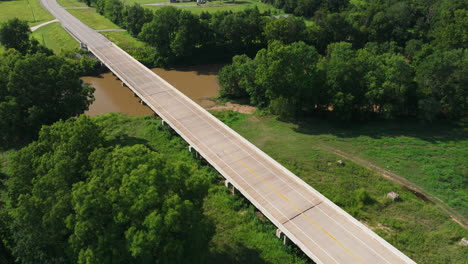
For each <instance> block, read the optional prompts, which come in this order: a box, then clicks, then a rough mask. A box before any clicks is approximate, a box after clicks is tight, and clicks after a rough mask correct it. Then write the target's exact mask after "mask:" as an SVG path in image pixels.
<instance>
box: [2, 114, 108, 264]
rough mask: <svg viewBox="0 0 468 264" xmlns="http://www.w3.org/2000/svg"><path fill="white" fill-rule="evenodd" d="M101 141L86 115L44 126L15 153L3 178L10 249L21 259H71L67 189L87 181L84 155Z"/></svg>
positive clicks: (87, 154)
mask: <svg viewBox="0 0 468 264" xmlns="http://www.w3.org/2000/svg"><path fill="white" fill-rule="evenodd" d="M102 143H103V139H102V136H101V133H100V129H99V128H98V127H97V126H96V125H95V124H94V123H93V122H92V121H91V120H90V119H89V118H87V117H85V116H81V117H80V118H78V119H77V120H76V121H75V120H69V121H66V122H63V121H62V122H58V123H56V124H54V125H53V126H50V127H44V128H43V129H42V130H41V132H40V135H39V139H38V141H36V142H33V143H31V144H30V145H29V146H27V147H25V148H24V149H22V150H21V151H19V152H18V153H17V154H16V155H15V156H14V158H13V160H12V162H11V174H10V175H8V179H7V181H6V186H7V194H8V200H7V201H8V202H9V203H8V205H7V208H6V209H7V211H8V215H9V216H10V217H11V221H9V223H8V227H9V230H10V232H11V233H12V239H13V241H14V243H13V244H12V252H13V254H14V256H15V257H16V258H18V259H19V260H20V261H21V262H22V263H46V262H49V263H50V262H53V263H69V260H71V259H73V258H71V256H70V253H71V252H70V251H69V250H68V247H66V246H65V242H66V241H67V239H68V237H69V235H70V231H69V230H67V228H66V226H65V221H64V220H65V218H66V217H68V216H69V215H70V214H71V213H72V210H71V207H70V201H71V197H72V196H71V189H72V185H73V184H74V183H76V182H79V181H82V180H84V179H85V175H84V174H85V172H86V171H87V170H88V168H89V165H88V156H89V154H90V153H91V152H92V151H93V150H94V149H95V148H97V147H100V146H101V144H102Z"/></svg>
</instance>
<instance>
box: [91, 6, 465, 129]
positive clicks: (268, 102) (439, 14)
mask: <svg viewBox="0 0 468 264" xmlns="http://www.w3.org/2000/svg"><path fill="white" fill-rule="evenodd" d="M265 2H267V3H271V4H272V5H274V6H276V7H278V8H282V9H284V11H285V12H287V13H291V14H290V15H286V16H280V17H277V16H271V14H270V13H269V12H264V13H261V12H260V11H259V10H258V9H248V10H245V11H241V12H236V13H233V12H218V13H214V14H211V13H201V14H200V15H195V14H192V13H191V12H189V11H186V10H182V9H178V8H174V7H165V8H162V9H159V10H157V11H155V12H152V11H150V10H148V9H145V8H143V7H141V6H139V5H138V4H134V5H131V6H127V5H124V4H123V3H122V2H120V1H119V0H110V1H104V0H95V1H91V2H90V4H93V5H95V6H96V8H97V11H98V12H100V13H101V14H103V15H105V16H106V17H107V18H109V19H110V20H111V21H113V22H114V23H116V24H118V25H120V26H122V27H124V28H127V29H128V30H129V32H130V33H131V34H132V35H133V36H135V37H138V38H139V39H140V40H142V41H144V42H146V43H148V44H149V45H150V46H152V47H154V48H146V49H144V50H139V51H135V52H134V54H136V57H137V58H139V59H141V60H142V61H143V62H144V63H146V64H148V65H157V66H171V65H177V64H193V63H209V62H220V63H222V62H229V61H231V62H232V64H231V65H228V66H226V67H225V68H224V69H223V70H222V71H221V72H220V74H219V79H220V84H221V87H222V88H221V89H222V90H221V94H220V96H222V97H225V98H228V99H234V100H235V99H238V98H247V99H248V101H249V102H250V104H252V105H255V106H258V107H259V108H261V109H265V110H266V111H267V112H270V113H272V114H277V115H280V116H281V117H283V118H287V119H291V118H294V119H296V118H301V117H306V116H319V117H326V118H328V119H330V120H336V121H338V122H342V123H351V122H356V121H357V122H359V121H366V120H372V119H398V118H413V119H417V120H421V121H423V122H432V121H434V120H437V119H449V120H460V119H462V118H463V117H465V116H466V114H467V109H468V105H467V104H468V88H467V87H468V86H467V84H468V75H467V74H466V72H468V51H467V49H466V47H468V39H467V36H468V32H467V28H468V11H467V10H468V2H467V1H466V0H465V1H448V0H438V1H422V0H421V1H409V0H406V1H396V0H395V1H385V2H382V1H377V0H375V1H374V0H369V1H357V0H356V1H319V0H310V1H309V0H302V1H289V0H285V1H271V2H270V1H265ZM233 56H234V57H233ZM231 58H232V60H231Z"/></svg>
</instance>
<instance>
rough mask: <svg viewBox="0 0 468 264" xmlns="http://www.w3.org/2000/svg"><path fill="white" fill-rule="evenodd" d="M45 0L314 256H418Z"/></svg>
mask: <svg viewBox="0 0 468 264" xmlns="http://www.w3.org/2000/svg"><path fill="white" fill-rule="evenodd" d="M41 2H42V4H43V6H44V7H45V8H47V9H48V10H49V11H50V12H51V13H52V14H53V15H54V16H55V17H56V18H57V19H59V21H60V22H61V23H62V25H63V26H64V28H66V29H67V30H68V31H69V32H70V33H71V34H72V35H73V36H74V37H75V38H76V39H78V40H80V41H81V42H83V43H85V44H86V45H87V47H88V49H89V50H90V51H91V52H92V53H94V54H95V55H96V56H97V57H98V58H99V59H100V60H101V61H102V62H103V63H105V64H106V65H107V66H108V68H109V69H111V70H112V71H113V72H114V73H115V74H116V75H117V76H118V77H119V78H120V79H121V80H122V81H124V82H125V83H126V84H127V85H128V86H129V87H130V88H131V89H132V90H133V91H134V92H135V93H136V94H137V95H138V96H139V97H140V98H141V99H143V100H144V102H145V103H146V104H147V105H148V106H149V107H151V108H152V109H153V110H154V111H155V112H156V113H157V114H158V115H159V116H160V117H161V118H162V119H163V120H164V121H165V122H166V123H168V124H169V125H170V126H171V127H172V128H173V129H174V130H175V131H176V132H177V133H178V134H179V135H180V136H181V137H182V138H184V139H185V140H186V141H187V142H188V143H189V144H190V146H191V147H192V148H193V149H195V150H196V151H197V152H198V153H200V154H201V155H202V156H203V157H204V158H205V159H206V160H207V161H208V162H209V163H210V164H211V165H212V166H213V167H215V168H216V169H217V170H218V171H219V172H220V173H221V174H222V175H223V176H224V177H225V178H226V179H227V180H228V181H229V182H231V183H232V184H233V185H234V186H235V187H236V189H237V190H239V191H240V192H241V193H242V194H243V195H244V196H245V197H246V198H247V199H249V200H250V202H252V203H253V204H254V205H255V206H256V207H257V208H258V209H259V210H260V211H261V212H262V213H263V214H264V215H265V216H266V217H268V219H270V221H271V222H272V223H273V224H275V225H276V226H277V227H278V228H279V230H281V231H282V232H283V233H284V234H285V235H286V236H287V237H288V238H289V239H290V240H291V241H292V242H294V243H295V244H296V245H298V246H299V247H300V248H301V249H302V250H303V251H304V252H305V253H306V254H307V255H308V256H309V257H310V258H312V259H313V260H314V261H315V262H317V263H369V264H377V263H388V264H390V263H391V264H395V263H414V262H413V261H412V260H411V259H409V258H408V257H407V256H405V255H404V254H403V253H401V252H400V251H398V250H397V249H395V248H394V247H393V246H391V245H390V244H388V243H387V242H386V241H384V240H383V239H382V238H380V237H379V236H377V235H376V234H375V233H373V232H372V231H371V230H369V229H368V228H366V227H365V226H364V225H362V224H361V223H360V222H358V221H357V220H355V219H354V218H353V217H351V216H350V215H349V214H347V213H346V212H344V211H343V210H342V209H341V208H339V207H338V206H336V205H335V204H333V203H332V202H331V201H329V200H328V199H327V198H325V197H324V196H323V195H321V194H320V193H319V192H317V191H316V190H315V189H313V188H312V187H310V186H309V185H307V184H306V183H304V182H303V181H302V180H300V179H299V178H298V177H297V176H295V175H294V174H292V173H291V172H289V171H288V170H287V169H285V168H284V167H283V166H281V165H280V164H279V163H277V162H276V161H274V160H273V159H271V158H270V157H269V156H268V155H266V154H265V153H263V152H262V151H261V150H259V149H258V148H256V147H255V146H254V145H252V144H251V143H249V142H248V141H247V140H245V139H244V138H242V137H241V136H239V135H238V134H237V133H236V132H234V131H233V130H231V129H230V128H229V127H227V126H226V125H224V124H223V123H222V122H220V121H219V120H217V119H216V118H214V117H213V116H212V115H211V114H209V113H208V112H207V111H205V110H204V109H203V108H201V107H200V106H198V105H197V104H195V103H194V102H193V101H191V100H190V99H189V98H187V97H186V96H185V95H183V94H182V93H180V92H179V91H178V90H176V89H175V88H174V87H172V86H171V85H170V84H168V83H167V82H166V81H164V80H163V79H161V78H160V77H159V76H157V75H156V74H154V73H153V72H151V71H150V70H149V69H148V68H146V67H145V66H143V65H142V64H140V63H139V62H138V61H136V60H135V59H133V58H132V57H131V56H130V55H128V54H127V53H125V52H124V51H122V50H121V49H120V48H118V47H117V46H116V45H114V44H113V43H112V42H110V41H109V40H108V39H107V38H105V37H104V36H102V35H101V34H99V33H96V32H95V31H94V30H92V29H90V28H89V27H87V26H85V25H84V24H83V23H81V22H80V21H79V20H77V19H76V18H75V17H73V16H72V15H70V14H69V13H68V12H66V11H65V10H64V9H63V8H61V7H60V6H59V5H58V4H57V3H56V1H55V0H41Z"/></svg>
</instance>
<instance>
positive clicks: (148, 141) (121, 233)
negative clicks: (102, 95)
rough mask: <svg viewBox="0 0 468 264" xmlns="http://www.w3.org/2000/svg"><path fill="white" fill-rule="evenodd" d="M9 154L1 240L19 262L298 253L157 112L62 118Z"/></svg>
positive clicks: (269, 257)
mask: <svg viewBox="0 0 468 264" xmlns="http://www.w3.org/2000/svg"><path fill="white" fill-rule="evenodd" d="M8 159H9V162H8V163H7V165H6V167H7V168H6V169H5V170H4V172H5V173H6V176H5V178H4V179H3V180H2V183H4V186H3V185H2V186H0V187H2V189H1V191H2V196H1V197H2V198H1V199H0V201H1V204H0V220H1V221H2V223H3V224H2V225H1V231H2V232H0V236H1V241H2V242H3V244H1V243H0V245H3V246H5V247H6V248H7V249H9V250H11V252H12V254H13V256H14V257H15V258H17V259H18V261H20V263H129V262H130V263H131V262H145V263H146V262H148V263H154V262H158V263H187V262H191V263H192V262H193V263H219V261H221V262H222V263H239V261H241V260H242V261H246V262H248V263H263V262H264V261H268V262H270V263H285V262H287V263H294V262H302V261H303V260H302V259H301V258H299V257H297V256H295V255H294V254H293V253H289V252H288V251H289V250H290V249H288V248H287V247H283V245H282V244H281V241H279V240H278V239H276V238H275V236H274V228H273V226H272V225H271V224H269V223H268V222H267V221H265V219H264V218H263V217H260V218H257V216H255V214H253V212H254V209H253V207H252V206H251V205H248V204H247V203H246V202H245V201H244V200H243V199H241V198H240V197H237V198H236V197H234V196H231V195H229V193H228V191H227V190H226V189H225V188H223V187H221V186H223V184H222V182H220V183H219V184H211V183H212V182H214V181H215V179H216V176H215V175H216V173H215V172H214V170H213V169H211V168H209V167H206V166H201V163H199V162H197V160H195V159H193V158H192V157H191V154H190V152H188V151H187V146H186V144H185V143H184V142H183V141H182V140H181V139H180V138H178V137H175V136H173V135H172V134H171V133H170V131H169V130H167V128H165V127H163V126H161V124H160V121H159V120H156V119H154V118H151V117H147V118H130V117H126V116H123V115H118V114H109V115H104V116H100V117H97V118H94V119H90V118H88V117H86V116H80V117H78V118H73V119H69V120H67V121H60V122H57V123H55V124H53V125H52V126H44V127H43V129H42V130H41V132H40V136H39V139H38V140H37V141H35V142H33V143H31V144H30V145H28V146H26V147H25V148H23V149H21V150H19V151H17V152H16V153H10V154H9V158H8ZM233 232H234V233H235V234H234V233H233ZM24 234H28V235H24ZM227 238H228V239H227ZM109 245H112V247H110V246H109ZM6 252H7V250H6ZM238 254H241V255H238ZM2 256H4V257H5V256H6V257H8V256H7V255H6V254H4V255H2ZM6 259H7V258H6ZM9 259H11V258H9ZM5 263H8V262H5Z"/></svg>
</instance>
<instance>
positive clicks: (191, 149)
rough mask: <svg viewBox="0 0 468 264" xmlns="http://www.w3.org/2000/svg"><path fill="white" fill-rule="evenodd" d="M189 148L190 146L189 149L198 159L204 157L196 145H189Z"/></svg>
mask: <svg viewBox="0 0 468 264" xmlns="http://www.w3.org/2000/svg"><path fill="white" fill-rule="evenodd" d="M188 148H189V151H190V152H191V153H193V155H194V156H195V158H196V159H202V158H203V157H202V156H201V155H200V153H198V151H197V150H196V149H195V148H194V147H192V146H189V147H188Z"/></svg>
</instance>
